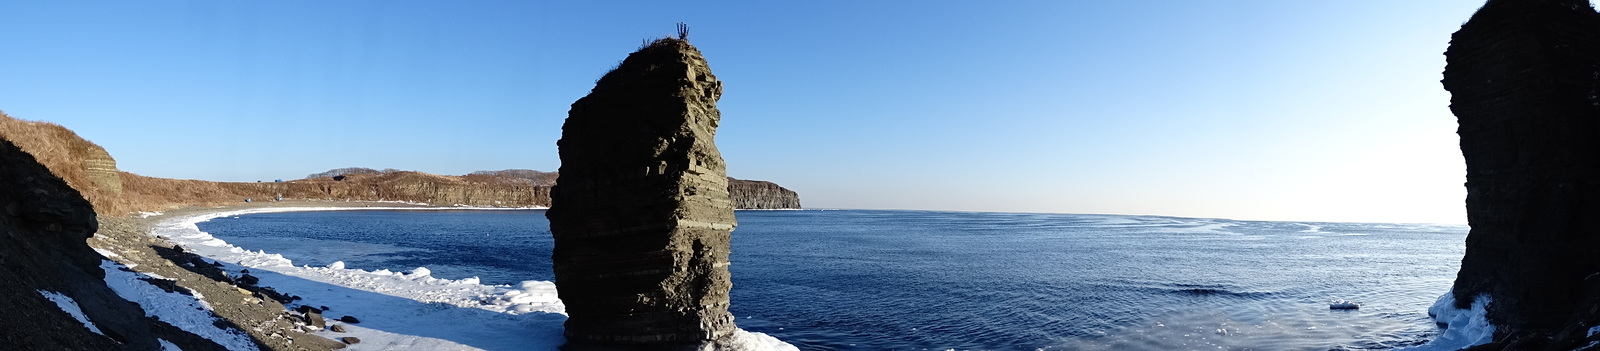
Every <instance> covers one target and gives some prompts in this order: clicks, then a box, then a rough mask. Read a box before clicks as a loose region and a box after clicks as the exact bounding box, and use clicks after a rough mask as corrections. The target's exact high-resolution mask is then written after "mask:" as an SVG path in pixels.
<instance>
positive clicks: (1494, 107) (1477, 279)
mask: <svg viewBox="0 0 1600 351" xmlns="http://www.w3.org/2000/svg"><path fill="white" fill-rule="evenodd" d="M1445 59H1446V68H1445V71H1444V79H1443V81H1442V83H1443V85H1444V88H1445V89H1446V90H1448V91H1450V94H1451V99H1450V110H1451V111H1452V112H1454V114H1455V115H1456V117H1457V120H1458V122H1459V124H1460V126H1459V129H1458V132H1457V133H1458V134H1459V135H1460V137H1461V153H1462V156H1463V157H1464V158H1465V159H1466V166H1467V174H1466V180H1467V181H1466V188H1467V198H1466V208H1467V219H1468V222H1469V223H1470V225H1471V228H1472V229H1471V232H1470V233H1469V234H1468V236H1467V240H1466V254H1465V256H1464V257H1463V258H1462V261H1461V271H1460V272H1459V273H1458V275H1457V277H1456V280H1455V285H1454V288H1453V289H1452V291H1451V294H1452V295H1453V298H1454V302H1455V307H1456V308H1460V309H1467V308H1471V307H1472V305H1473V304H1474V302H1476V301H1477V300H1479V299H1485V298H1487V299H1489V302H1488V304H1487V307H1486V314H1485V317H1486V318H1487V320H1488V321H1489V322H1490V323H1491V324H1493V325H1494V327H1495V331H1494V335H1493V340H1494V341H1493V342H1491V343H1489V344H1486V345H1481V346H1478V347H1474V348H1472V349H1473V350H1502V349H1503V350H1571V349H1578V348H1581V347H1585V345H1588V344H1589V343H1590V342H1596V341H1600V334H1597V335H1593V336H1591V335H1589V334H1594V333H1591V332H1589V330H1591V329H1590V328H1594V327H1596V326H1600V216H1596V214H1600V123H1597V122H1596V121H1600V95H1597V91H1600V90H1597V89H1600V14H1597V13H1596V12H1595V10H1594V8H1592V7H1591V6H1590V4H1589V2H1588V1H1583V0H1490V1H1488V2H1487V3H1486V4H1485V5H1484V6H1483V7H1482V8H1481V9H1479V10H1478V12H1477V13H1475V14H1473V16H1472V17H1471V19H1470V20H1469V21H1467V22H1466V23H1465V24H1463V25H1462V26H1461V29H1460V30H1459V31H1457V32H1456V33H1455V34H1454V36H1453V37H1452V38H1451V43H1450V47H1449V49H1448V51H1447V52H1446V53H1445Z"/></svg>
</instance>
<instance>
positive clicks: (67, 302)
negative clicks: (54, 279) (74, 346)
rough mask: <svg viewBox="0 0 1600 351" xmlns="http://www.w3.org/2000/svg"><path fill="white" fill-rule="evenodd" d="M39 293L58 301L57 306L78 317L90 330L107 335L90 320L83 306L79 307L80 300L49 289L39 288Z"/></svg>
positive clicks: (51, 300) (52, 300) (73, 316)
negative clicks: (84, 312)
mask: <svg viewBox="0 0 1600 351" xmlns="http://www.w3.org/2000/svg"><path fill="white" fill-rule="evenodd" d="M39 295H44V298H46V299H50V302H54V303H56V307H61V310H62V311H65V312H67V314H70V315H72V318H74V319H77V320H78V322H79V323H83V326H84V327H87V328H89V331H92V332H94V333H95V334H100V335H106V333H102V332H100V328H99V327H96V326H95V325H94V322H90V321H89V316H86V315H84V314H83V308H80V307H78V300H73V299H72V297H70V296H67V295H63V294H61V293H58V292H54V291H48V290H39Z"/></svg>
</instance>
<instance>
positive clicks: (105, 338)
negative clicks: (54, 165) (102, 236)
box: [0, 139, 160, 350]
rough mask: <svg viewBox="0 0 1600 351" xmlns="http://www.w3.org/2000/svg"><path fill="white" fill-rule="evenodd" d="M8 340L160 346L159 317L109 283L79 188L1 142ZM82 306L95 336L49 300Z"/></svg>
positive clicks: (0, 301) (0, 274)
mask: <svg viewBox="0 0 1600 351" xmlns="http://www.w3.org/2000/svg"><path fill="white" fill-rule="evenodd" d="M0 208H4V212H3V213H0V234H3V235H0V282H4V283H3V284H0V296H5V298H0V311H6V313H5V314H3V315H0V325H4V326H5V327H3V328H0V345H4V347H5V348H6V349H16V350H60V349H68V350H156V349H160V345H159V344H157V343H156V340H155V339H156V336H155V334H154V333H155V332H156V331H152V330H151V321H149V320H147V319H146V318H145V316H144V311H143V310H141V309H140V308H139V306H138V305H136V304H134V303H132V302H128V301H127V300H123V299H122V298H121V297H120V296H117V294H116V292H114V291H112V290H111V288H109V287H107V286H106V284H105V272H104V271H102V270H100V261H101V260H103V259H105V258H104V257H103V256H101V255H100V254H98V253H96V252H94V250H92V249H90V248H89V244H88V243H86V242H85V240H86V239H88V238H89V236H91V235H94V232H95V230H97V229H98V228H99V224H98V223H97V222H96V221H95V213H94V208H93V207H91V206H90V204H89V201H87V200H85V199H84V198H83V196H81V195H79V193H78V191H77V190H73V189H72V188H71V187H69V186H67V183H66V182H65V181H63V180H61V178H59V177H56V176H55V175H52V174H51V172H50V170H49V169H46V168H45V167H44V166H43V165H41V164H39V162H38V161H36V160H35V159H34V158H33V156H32V155H30V154H28V153H25V152H23V151H22V150H21V149H19V148H18V147H17V146H16V145H14V144H12V143H11V142H10V141H8V140H6V139H0ZM41 291H45V292H50V293H57V294H61V295H64V296H66V297H68V298H71V299H72V300H73V301H74V302H76V303H77V304H78V306H79V307H80V309H81V310H82V311H83V313H84V314H85V315H86V316H87V317H88V319H89V321H90V322H92V323H94V325H95V326H96V327H97V328H98V329H99V330H100V331H101V333H95V332H92V331H90V330H89V329H88V328H87V327H85V326H84V324H83V323H82V322H79V321H78V320H77V319H75V318H73V317H72V316H71V315H69V314H67V312H64V311H62V309H61V308H60V307H57V305H56V304H55V303H54V302H51V301H50V300H48V299H46V298H45V297H44V295H42V293H41Z"/></svg>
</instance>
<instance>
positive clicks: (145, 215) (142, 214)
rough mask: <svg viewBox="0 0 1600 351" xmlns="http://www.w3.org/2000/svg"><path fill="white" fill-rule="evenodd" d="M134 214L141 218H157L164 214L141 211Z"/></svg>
mask: <svg viewBox="0 0 1600 351" xmlns="http://www.w3.org/2000/svg"><path fill="white" fill-rule="evenodd" d="M133 214H135V215H138V216H139V218H150V217H155V216H160V215H162V213H161V212H160V211H156V212H145V211H139V212H134V213H133Z"/></svg>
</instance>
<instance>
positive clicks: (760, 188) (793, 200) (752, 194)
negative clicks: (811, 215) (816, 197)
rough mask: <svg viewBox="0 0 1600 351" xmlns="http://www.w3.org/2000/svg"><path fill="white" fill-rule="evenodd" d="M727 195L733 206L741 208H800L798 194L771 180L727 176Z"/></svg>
mask: <svg viewBox="0 0 1600 351" xmlns="http://www.w3.org/2000/svg"><path fill="white" fill-rule="evenodd" d="M728 195H729V196H730V197H732V198H733V207H734V208H737V209H741V210H744V209H750V210H775V209H798V208H800V194H796V193H795V192H794V191H792V190H789V189H784V188H783V187H781V186H778V185H777V184H773V183H772V182H763V181H759V180H744V179H734V178H728Z"/></svg>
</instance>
